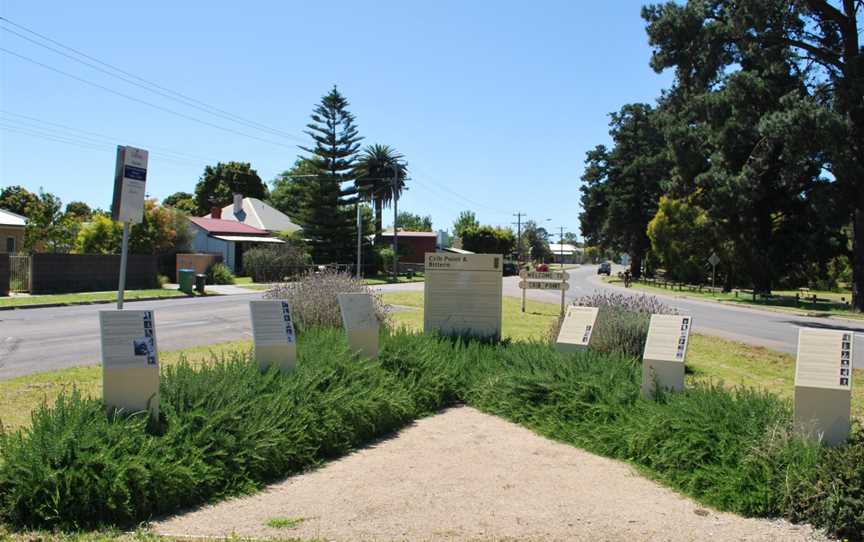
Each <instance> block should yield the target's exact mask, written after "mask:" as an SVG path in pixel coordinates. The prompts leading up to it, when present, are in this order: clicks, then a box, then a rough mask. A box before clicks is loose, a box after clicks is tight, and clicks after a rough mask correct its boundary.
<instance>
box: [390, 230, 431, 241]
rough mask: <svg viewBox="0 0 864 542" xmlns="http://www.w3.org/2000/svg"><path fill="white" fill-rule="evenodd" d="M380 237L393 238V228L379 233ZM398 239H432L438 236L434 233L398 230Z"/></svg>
mask: <svg viewBox="0 0 864 542" xmlns="http://www.w3.org/2000/svg"><path fill="white" fill-rule="evenodd" d="M381 236H382V237H393V228H388V229H386V230H382V231H381ZM399 237H434V238H436V239H437V238H438V234H437V233H435V232H434V231H405V230H401V229H400V230H399Z"/></svg>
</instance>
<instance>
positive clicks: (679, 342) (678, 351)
mask: <svg viewBox="0 0 864 542" xmlns="http://www.w3.org/2000/svg"><path fill="white" fill-rule="evenodd" d="M691 322H692V319H691V318H690V317H689V316H678V315H669V314H652V315H651V324H650V325H649V326H648V338H647V339H646V341H645V354H644V355H643V356H642V359H651V360H660V361H676V362H681V363H684V356H685V355H686V353H687V341H688V340H689V337H690V326H691Z"/></svg>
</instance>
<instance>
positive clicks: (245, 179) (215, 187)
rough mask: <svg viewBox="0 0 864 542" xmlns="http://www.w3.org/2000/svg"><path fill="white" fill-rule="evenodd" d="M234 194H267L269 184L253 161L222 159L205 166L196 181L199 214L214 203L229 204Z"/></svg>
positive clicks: (196, 199)
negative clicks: (226, 161)
mask: <svg viewBox="0 0 864 542" xmlns="http://www.w3.org/2000/svg"><path fill="white" fill-rule="evenodd" d="M234 194H242V195H243V197H247V198H258V199H262V200H263V199H266V198H267V185H266V184H264V182H263V181H262V180H261V177H259V176H258V172H256V171H255V170H254V169H252V165H251V164H250V163H249V162H228V163H223V162H219V163H217V164H216V165H215V166H207V167H205V168H204V173H203V174H202V175H201V178H200V179H199V180H198V184H196V185H195V205H196V207H197V214H200V215H203V214H206V213H208V212H210V210H211V209H212V208H213V207H214V206H216V207H224V206H226V205H229V204H230V203H231V202H233V201H234Z"/></svg>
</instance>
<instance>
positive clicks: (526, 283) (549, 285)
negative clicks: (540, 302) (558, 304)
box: [519, 280, 570, 291]
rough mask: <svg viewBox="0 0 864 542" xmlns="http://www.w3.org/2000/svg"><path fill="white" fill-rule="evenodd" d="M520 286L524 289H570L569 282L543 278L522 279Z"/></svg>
mask: <svg viewBox="0 0 864 542" xmlns="http://www.w3.org/2000/svg"><path fill="white" fill-rule="evenodd" d="M519 288H521V289H523V290H558V291H560V290H564V291H567V290H569V289H570V283H569V282H552V281H542V280H520V281H519Z"/></svg>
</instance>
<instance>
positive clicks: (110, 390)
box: [99, 310, 159, 418]
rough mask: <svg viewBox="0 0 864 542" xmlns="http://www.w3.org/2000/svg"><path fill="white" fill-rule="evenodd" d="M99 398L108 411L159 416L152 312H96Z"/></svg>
mask: <svg viewBox="0 0 864 542" xmlns="http://www.w3.org/2000/svg"><path fill="white" fill-rule="evenodd" d="M99 329H100V334H101V349H102V399H103V402H104V403H105V408H106V409H107V410H108V411H109V412H111V411H113V410H115V409H123V410H124V411H126V412H140V411H142V410H148V409H149V410H150V414H151V416H153V417H154V418H156V417H158V416H159V357H158V350H157V347H156V321H155V319H154V316H153V311H119V310H116V311H115V310H106V311H100V312H99Z"/></svg>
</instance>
